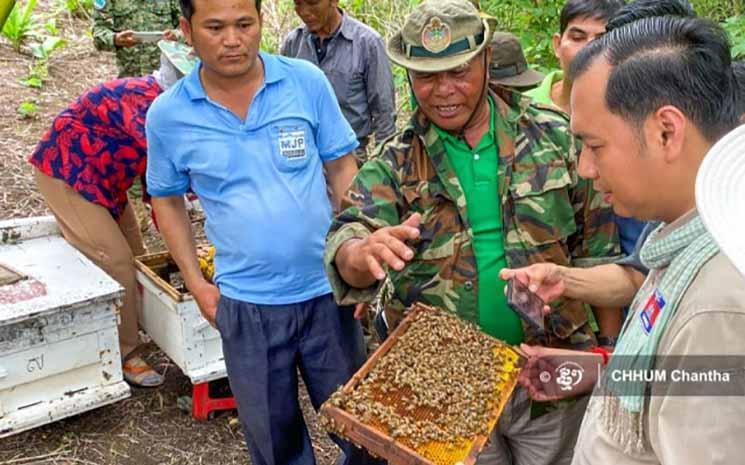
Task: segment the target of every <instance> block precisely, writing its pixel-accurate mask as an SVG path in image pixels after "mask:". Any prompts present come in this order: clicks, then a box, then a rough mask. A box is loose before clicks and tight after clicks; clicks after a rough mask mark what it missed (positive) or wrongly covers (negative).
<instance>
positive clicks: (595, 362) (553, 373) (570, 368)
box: [518, 344, 603, 402]
mask: <svg viewBox="0 0 745 465" xmlns="http://www.w3.org/2000/svg"><path fill="white" fill-rule="evenodd" d="M520 349H521V351H522V352H523V353H524V354H525V355H526V356H527V357H528V360H527V363H526V365H525V367H524V368H523V369H522V371H521V372H520V376H519V378H518V382H519V383H520V384H521V385H522V386H523V387H524V388H525V389H526V390H527V391H528V395H529V396H530V398H531V399H533V400H537V401H539V402H545V401H552V400H560V399H566V398H569V397H576V396H579V395H582V394H587V393H589V392H591V391H592V389H593V388H594V387H595V383H596V382H597V380H598V376H599V372H600V367H602V365H603V357H602V356H601V355H599V354H594V353H590V352H582V351H578V350H566V349H553V348H549V347H541V346H529V345H526V344H522V345H521V346H520Z"/></svg>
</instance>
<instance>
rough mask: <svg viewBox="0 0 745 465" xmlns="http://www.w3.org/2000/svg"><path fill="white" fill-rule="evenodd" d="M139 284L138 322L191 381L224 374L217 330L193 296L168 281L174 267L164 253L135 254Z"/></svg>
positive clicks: (194, 382) (175, 268) (176, 269)
mask: <svg viewBox="0 0 745 465" xmlns="http://www.w3.org/2000/svg"><path fill="white" fill-rule="evenodd" d="M135 264H136V266H137V281H138V282H139V283H140V285H141V286H142V315H141V317H140V326H142V329H144V330H145V332H146V333H147V334H148V336H150V337H151V338H152V339H153V341H154V342H155V343H156V344H157V345H158V347H160V348H161V350H163V352H165V353H166V354H167V355H168V357H169V358H170V359H171V360H173V363H175V364H176V365H177V366H178V367H179V368H181V371H183V372H184V374H185V375H186V376H188V377H189V379H190V380H191V382H192V384H199V383H204V382H207V381H212V380H215V379H218V378H224V377H226V376H227V373H226V371H225V360H224V358H223V355H222V339H220V333H219V332H218V331H217V330H216V329H215V328H213V327H212V326H210V324H209V323H207V320H205V319H204V318H203V317H202V314H201V313H200V312H199V307H197V302H196V300H194V297H192V295H191V294H190V293H188V292H181V291H180V290H179V289H176V288H175V287H174V286H172V285H171V283H170V282H169V275H170V274H172V273H177V271H178V268H177V267H176V265H175V263H174V262H173V260H172V259H171V257H170V255H169V254H168V253H160V254H152V255H145V256H142V257H137V260H135Z"/></svg>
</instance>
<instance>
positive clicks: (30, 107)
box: [16, 100, 39, 119]
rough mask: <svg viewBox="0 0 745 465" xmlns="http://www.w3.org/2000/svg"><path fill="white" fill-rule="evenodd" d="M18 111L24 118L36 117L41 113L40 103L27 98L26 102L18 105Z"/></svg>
mask: <svg viewBox="0 0 745 465" xmlns="http://www.w3.org/2000/svg"><path fill="white" fill-rule="evenodd" d="M16 111H17V112H18V114H19V115H21V117H22V118H24V119H30V118H34V117H36V115H37V114H38V113H39V105H37V104H36V103H34V102H31V101H28V100H26V101H25V102H21V104H20V105H18V108H17V109H16Z"/></svg>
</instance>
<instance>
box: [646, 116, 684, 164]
mask: <svg viewBox="0 0 745 465" xmlns="http://www.w3.org/2000/svg"><path fill="white" fill-rule="evenodd" d="M648 123H649V129H650V131H649V138H648V141H649V142H650V143H652V144H655V145H656V146H657V148H658V150H660V151H661V153H662V154H663V155H664V157H665V162H667V163H672V162H675V161H676V160H677V159H678V158H680V157H681V156H682V155H683V146H684V144H685V137H686V135H685V133H686V128H687V126H688V118H686V116H685V115H684V114H683V112H681V111H680V109H678V108H676V107H674V106H672V105H665V106H663V107H660V108H659V109H658V110H657V111H655V112H654V113H653V114H652V115H651V116H650V118H649V120H648Z"/></svg>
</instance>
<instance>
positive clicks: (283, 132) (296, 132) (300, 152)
mask: <svg viewBox="0 0 745 465" xmlns="http://www.w3.org/2000/svg"><path fill="white" fill-rule="evenodd" d="M279 153H281V154H282V156H283V157H285V158H287V159H288V160H302V159H304V158H305V156H306V154H305V131H304V130H303V128H302V127H300V126H285V127H282V128H280V129H279Z"/></svg>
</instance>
